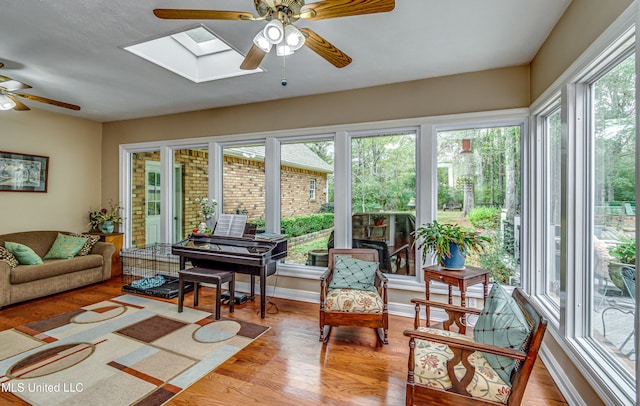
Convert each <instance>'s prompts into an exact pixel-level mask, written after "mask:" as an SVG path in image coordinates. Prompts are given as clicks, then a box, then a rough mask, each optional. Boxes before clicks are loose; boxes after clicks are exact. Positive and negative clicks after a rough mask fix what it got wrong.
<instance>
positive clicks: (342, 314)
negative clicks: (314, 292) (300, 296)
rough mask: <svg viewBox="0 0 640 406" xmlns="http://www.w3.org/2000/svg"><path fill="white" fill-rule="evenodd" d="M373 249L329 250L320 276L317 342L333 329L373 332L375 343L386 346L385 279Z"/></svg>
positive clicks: (386, 307) (387, 329)
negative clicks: (355, 327)
mask: <svg viewBox="0 0 640 406" xmlns="http://www.w3.org/2000/svg"><path fill="white" fill-rule="evenodd" d="M379 267H380V264H379V259H378V251H376V250H374V249H356V248H354V249H337V248H332V249H330V250H329V261H328V269H327V271H325V273H324V274H323V275H322V276H321V277H320V341H322V342H325V343H326V342H327V341H328V340H329V334H330V333H331V328H332V327H335V326H361V327H370V328H373V329H375V330H376V332H377V335H378V343H380V344H388V343H389V341H388V339H387V335H388V331H389V312H388V305H387V283H388V280H387V277H386V276H385V275H384V274H383V273H382V272H381V271H380V269H379Z"/></svg>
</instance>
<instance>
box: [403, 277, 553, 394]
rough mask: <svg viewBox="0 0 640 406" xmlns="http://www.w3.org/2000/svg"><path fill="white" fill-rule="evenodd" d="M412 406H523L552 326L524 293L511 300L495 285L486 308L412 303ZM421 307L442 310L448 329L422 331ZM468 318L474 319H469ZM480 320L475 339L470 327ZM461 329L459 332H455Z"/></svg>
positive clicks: (409, 389) (518, 292)
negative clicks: (529, 383) (431, 405)
mask: <svg viewBox="0 0 640 406" xmlns="http://www.w3.org/2000/svg"><path fill="white" fill-rule="evenodd" d="M411 302H412V303H414V304H415V309H416V315H415V319H414V329H413V330H405V332H404V335H405V336H407V337H409V362H408V369H409V371H408V375H407V384H406V404H407V405H430V404H438V405H454V404H455V405H478V404H489V405H504V404H506V405H519V404H520V402H521V401H522V396H523V394H524V390H525V388H526V385H527V381H528V380H529V376H530V375H531V371H532V369H533V365H534V363H535V361H536V358H537V356H538V350H539V348H540V345H541V343H542V338H543V336H544V333H545V331H546V327H547V320H546V319H545V318H544V317H543V316H542V314H541V313H540V312H539V311H538V310H537V309H536V308H535V307H534V306H533V305H532V304H531V301H530V298H529V297H528V296H527V295H526V294H525V293H524V292H523V291H522V290H520V289H519V288H516V289H515V290H514V291H513V294H512V295H511V296H509V295H508V294H507V293H506V292H505V290H504V288H502V286H500V285H499V284H494V286H493V288H492V289H491V293H490V295H489V298H488V299H487V302H486V303H485V307H484V308H483V309H482V310H481V311H480V310H477V309H473V308H467V307H461V306H455V305H449V304H444V303H439V302H433V301H427V300H423V299H412V300H411ZM421 306H429V307H439V308H442V309H444V310H445V311H446V313H447V315H448V319H447V320H445V321H444V322H443V329H438V328H433V327H429V323H428V322H427V327H421V326H420V310H421ZM469 315H474V316H471V317H469ZM474 318H475V319H477V321H476V323H475V325H474V326H473V337H472V336H469V335H467V334H466V330H467V324H466V322H467V321H471V320H473V319H474ZM453 326H456V327H457V328H458V331H457V332H455V331H451V327H453Z"/></svg>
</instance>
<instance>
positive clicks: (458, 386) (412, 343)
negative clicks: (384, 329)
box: [403, 330, 527, 403]
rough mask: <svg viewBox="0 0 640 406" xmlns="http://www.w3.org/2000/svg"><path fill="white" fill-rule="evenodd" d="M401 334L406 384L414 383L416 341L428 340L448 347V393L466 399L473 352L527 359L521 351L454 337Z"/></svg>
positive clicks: (413, 332) (471, 376) (473, 368)
mask: <svg viewBox="0 0 640 406" xmlns="http://www.w3.org/2000/svg"><path fill="white" fill-rule="evenodd" d="M403 334H404V335H405V336H407V337H409V365H408V367H409V368H408V369H409V372H408V375H407V382H408V383H409V384H413V382H414V374H415V373H414V371H415V366H416V359H415V347H416V339H418V340H428V341H431V342H436V343H439V344H444V345H447V346H448V347H449V350H450V351H451V352H452V353H453V357H452V358H451V359H449V360H447V362H446V364H445V366H446V373H447V376H448V377H449V380H450V381H451V388H450V389H448V390H449V391H450V392H453V393H457V394H459V395H463V396H466V397H468V396H470V394H469V392H468V391H467V386H468V385H469V383H471V382H472V381H473V378H474V376H475V373H476V368H475V366H474V365H472V364H471V362H469V356H470V355H471V354H473V353H474V352H476V351H480V352H484V353H488V354H495V355H501V356H504V357H508V358H513V359H516V360H524V359H526V358H527V354H525V353H524V352H522V351H514V350H508V349H506V348H501V347H496V346H493V345H486V344H481V343H476V342H471V341H465V340H460V339H458V338H454V337H445V336H441V335H437V334H431V333H427V332H422V331H415V330H405V331H404V333H403ZM458 364H462V366H463V367H464V376H462V378H460V379H459V378H458V376H457V375H456V372H455V367H456V366H457V365H458ZM518 403H519V402H518Z"/></svg>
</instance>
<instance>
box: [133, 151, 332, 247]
mask: <svg viewBox="0 0 640 406" xmlns="http://www.w3.org/2000/svg"><path fill="white" fill-rule="evenodd" d="M249 148H251V149H252V152H251V153H250V154H247V152H246V151H247V148H226V149H225V154H224V192H223V193H224V202H223V205H222V206H223V212H224V213H230V214H237V213H246V214H247V216H248V218H249V221H251V220H259V219H264V213H265V190H264V187H265V177H264V153H260V151H263V148H262V147H253V148H252V147H249ZM247 155H248V156H249V158H248V157H247ZM159 162H160V152H159V151H153V152H141V153H135V154H133V156H132V172H133V173H132V195H131V202H132V208H131V216H132V218H131V224H132V236H131V244H132V246H134V247H143V246H145V245H146V244H147V242H146V221H147V212H149V213H152V214H153V208H149V207H148V202H147V197H148V196H154V191H153V189H154V188H153V187H149V185H148V184H149V182H150V181H151V180H150V179H148V178H149V174H148V167H149V165H150V163H151V166H154V165H155V166H156V167H158V168H159ZM174 163H175V165H176V167H180V168H181V169H182V170H181V171H180V172H177V173H181V174H182V189H183V194H182V197H183V199H182V203H181V206H182V213H181V216H178V217H179V218H181V219H182V233H183V236H182V237H186V236H187V235H188V234H189V233H190V232H191V230H192V229H193V228H194V227H197V225H198V223H200V221H202V219H201V218H200V217H199V216H198V210H199V204H198V203H196V202H195V199H196V198H198V197H205V196H207V194H208V193H207V190H208V152H207V151H206V150H197V149H183V150H177V151H175V152H174ZM281 168H282V171H281V174H280V178H281V179H280V181H281V207H282V210H281V216H282V217H290V216H294V215H301V214H312V213H318V211H319V210H320V207H321V206H322V204H323V203H325V202H326V201H327V190H328V189H327V187H328V185H327V177H328V175H329V174H330V173H331V172H332V169H333V168H332V167H331V166H330V165H328V164H326V163H325V162H324V161H322V160H321V159H320V158H319V157H318V156H317V155H315V154H314V153H313V152H312V151H311V150H309V149H308V148H307V147H306V146H304V145H302V144H287V145H283V146H282V165H281ZM312 186H313V187H314V190H313V193H312V191H311V187H312ZM147 189H149V190H147ZM148 193H149V194H148ZM312 194H313V196H312ZM158 200H159V196H158ZM218 207H220V206H218ZM158 210H159V208H158Z"/></svg>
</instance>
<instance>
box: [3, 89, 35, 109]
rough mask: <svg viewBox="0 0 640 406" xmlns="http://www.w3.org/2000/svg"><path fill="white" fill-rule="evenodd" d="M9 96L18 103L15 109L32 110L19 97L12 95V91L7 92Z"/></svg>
mask: <svg viewBox="0 0 640 406" xmlns="http://www.w3.org/2000/svg"><path fill="white" fill-rule="evenodd" d="M7 97H8V98H10V99H11V100H13V102H14V103H15V104H16V106H15V107H14V108H13V109H14V110H17V111H27V110H31V109H30V108H29V107H27V105H26V104H24V103H23V102H21V101H20V99H18V98H17V97H15V96H14V95H12V94H11V93H7Z"/></svg>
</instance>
